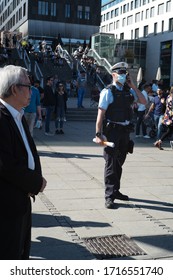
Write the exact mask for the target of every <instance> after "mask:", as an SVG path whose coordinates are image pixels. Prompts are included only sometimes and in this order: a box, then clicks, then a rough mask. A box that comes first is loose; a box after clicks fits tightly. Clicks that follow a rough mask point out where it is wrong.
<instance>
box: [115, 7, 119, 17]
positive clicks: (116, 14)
mask: <svg viewBox="0 0 173 280" xmlns="http://www.w3.org/2000/svg"><path fill="white" fill-rule="evenodd" d="M118 15H119V8H117V9H115V17H117V16H118Z"/></svg>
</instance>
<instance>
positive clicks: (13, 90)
mask: <svg viewBox="0 0 173 280" xmlns="http://www.w3.org/2000/svg"><path fill="white" fill-rule="evenodd" d="M11 93H12V95H14V96H16V93H17V86H16V85H12V86H11Z"/></svg>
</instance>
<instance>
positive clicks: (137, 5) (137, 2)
mask: <svg viewBox="0 0 173 280" xmlns="http://www.w3.org/2000/svg"><path fill="white" fill-rule="evenodd" d="M139 7H140V5H139V0H135V9H136V8H139Z"/></svg>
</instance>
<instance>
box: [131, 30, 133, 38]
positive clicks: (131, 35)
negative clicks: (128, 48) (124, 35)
mask: <svg viewBox="0 0 173 280" xmlns="http://www.w3.org/2000/svg"><path fill="white" fill-rule="evenodd" d="M131 40H133V30H131Z"/></svg>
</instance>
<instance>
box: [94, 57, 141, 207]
mask: <svg viewBox="0 0 173 280" xmlns="http://www.w3.org/2000/svg"><path fill="white" fill-rule="evenodd" d="M127 68H128V64H127V63H125V62H119V63H116V64H115V65H114V66H112V68H111V69H110V70H111V72H112V79H113V82H112V84H111V85H110V86H108V87H107V88H104V89H103V90H102V91H101V93H100V99H99V104H98V114H97V120H96V143H97V144H100V145H103V141H105V137H106V139H107V141H109V142H113V143H114V144H115V146H114V148H112V147H108V146H106V147H104V159H105V171H104V183H105V207H106V208H111V209H112V208H114V200H115V199H120V200H126V201H127V200H129V198H128V196H127V195H124V194H122V193H121V192H120V180H121V174H122V165H123V163H124V162H125V159H126V155H127V153H128V152H129V153H132V146H133V142H132V141H131V140H130V132H132V125H131V118H132V108H131V105H132V103H133V101H134V100H135V101H136V102H140V103H142V104H146V99H145V98H144V96H143V94H142V93H141V91H140V90H139V89H138V88H137V87H136V86H135V84H134V83H133V81H132V79H131V77H130V75H129V74H128V72H127Z"/></svg>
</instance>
